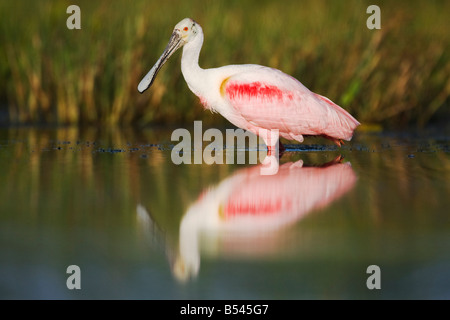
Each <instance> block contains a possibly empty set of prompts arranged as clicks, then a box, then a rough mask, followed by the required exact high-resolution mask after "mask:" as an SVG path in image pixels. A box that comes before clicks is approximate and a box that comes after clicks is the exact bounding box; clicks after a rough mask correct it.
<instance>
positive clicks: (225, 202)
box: [138, 156, 356, 280]
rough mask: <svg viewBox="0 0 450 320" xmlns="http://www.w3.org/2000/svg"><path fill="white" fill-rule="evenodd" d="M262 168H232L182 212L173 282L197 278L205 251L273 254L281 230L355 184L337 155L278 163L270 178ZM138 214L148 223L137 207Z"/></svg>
mask: <svg viewBox="0 0 450 320" xmlns="http://www.w3.org/2000/svg"><path fill="white" fill-rule="evenodd" d="M263 165H264V164H262V165H259V166H254V167H250V168H244V169H241V170H238V171H237V172H236V173H234V174H233V175H231V176H230V177H228V178H226V179H225V180H223V181H222V182H221V183H219V184H218V185H217V186H215V187H213V188H208V189H206V190H204V191H203V192H202V193H201V194H200V196H199V197H198V199H197V200H196V201H195V202H194V203H193V204H192V205H191V206H190V207H189V208H188V210H187V211H186V213H185V215H184V216H183V218H182V221H181V224H180V230H179V243H178V250H177V251H178V252H177V253H176V254H175V255H174V256H173V254H171V256H173V257H172V258H171V259H170V260H172V263H171V264H172V271H173V273H174V275H175V276H176V277H177V278H178V279H179V280H187V279H189V278H191V277H195V276H196V275H197V274H198V272H199V269H200V254H201V252H204V251H205V250H204V249H205V248H209V251H210V252H211V251H212V252H215V253H218V252H220V254H222V255H224V254H226V255H239V254H241V255H242V254H243V253H244V254H245V255H247V254H251V253H258V254H264V253H265V251H267V252H269V251H273V250H274V249H275V250H276V249H277V237H279V235H280V234H283V232H282V230H285V228H286V227H288V226H290V225H293V224H295V223H296V222H298V221H299V220H300V219H302V218H303V217H305V216H306V215H307V214H308V213H310V212H312V211H314V210H316V209H319V208H323V207H325V206H327V205H329V204H330V203H331V202H333V201H335V200H336V199H338V198H340V197H341V196H343V195H344V194H345V193H346V192H348V191H349V190H350V189H351V188H352V187H353V186H354V185H355V182H356V175H355V173H354V171H353V169H352V167H351V164H350V163H349V162H346V163H342V157H340V156H339V157H338V158H336V159H335V160H333V161H331V162H329V163H326V164H323V165H321V166H306V165H304V164H303V161H302V160H299V161H297V162H294V163H292V162H289V163H284V164H282V165H280V166H279V168H278V172H277V173H276V174H273V175H264V174H261V166H263ZM138 216H140V217H141V220H145V219H148V214H146V211H145V209H144V208H143V207H142V206H141V205H138Z"/></svg>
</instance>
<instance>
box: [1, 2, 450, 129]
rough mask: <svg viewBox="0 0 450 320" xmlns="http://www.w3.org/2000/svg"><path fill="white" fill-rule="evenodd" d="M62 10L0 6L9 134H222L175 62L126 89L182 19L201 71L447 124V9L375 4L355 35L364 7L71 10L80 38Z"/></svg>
mask: <svg viewBox="0 0 450 320" xmlns="http://www.w3.org/2000/svg"><path fill="white" fill-rule="evenodd" d="M70 4H74V3H73V2H69V1H51V0H44V1H7V0H0V11H1V12H3V13H4V14H3V15H2V19H1V20H0V28H1V33H0V34H1V35H0V41H1V43H2V45H1V46H0V102H1V103H2V106H0V119H1V118H2V117H1V113H2V110H3V111H6V110H7V114H8V117H9V122H11V123H42V122H44V123H64V124H90V123H92V124H98V123H102V124H105V123H111V124H117V123H120V124H131V123H133V124H138V125H146V124H150V123H164V124H168V123H179V122H184V121H192V120H194V119H202V120H206V121H214V122H216V123H217V122H222V123H224V120H223V119H222V118H221V117H220V116H212V115H211V114H210V113H209V112H204V111H203V110H202V107H201V106H200V104H199V102H198V99H197V98H196V97H195V96H194V95H193V94H192V93H191V92H190V91H189V89H188V88H187V86H186V84H185V82H184V79H183V77H182V75H181V71H180V63H179V55H180V53H178V54H175V55H174V56H173V57H172V58H171V60H172V61H170V62H169V63H167V64H166V65H165V66H164V68H163V70H162V71H161V72H160V74H159V76H158V78H157V80H156V81H155V83H154V85H153V87H152V88H151V89H150V90H149V91H147V92H145V94H143V95H141V94H139V93H138V91H137V89H136V88H137V84H138V83H139V81H140V80H141V78H142V77H143V76H144V75H145V74H146V72H147V71H148V70H149V69H150V68H151V66H152V65H153V64H154V62H155V61H156V60H157V58H158V57H159V55H160V54H161V53H162V50H163V49H164V47H165V45H166V43H167V41H168V39H169V36H170V34H171V31H172V28H173V26H174V25H175V24H176V23H177V22H178V21H179V20H181V19H182V18H184V17H187V16H189V17H192V18H193V19H195V20H197V21H198V22H199V23H200V24H201V25H202V27H203V30H204V32H205V44H204V48H203V50H202V54H201V57H200V65H201V66H202V67H217V66H221V65H226V64H235V63H257V64H263V65H268V66H271V67H275V68H279V69H281V70H283V71H284V72H286V73H288V74H291V75H293V76H294V77H296V78H297V79H299V80H300V81H302V83H303V84H305V85H306V86H307V87H309V88H310V89H311V90H313V91H315V92H317V93H320V94H322V95H326V96H328V97H329V98H330V99H332V100H333V101H335V102H337V103H338V104H340V105H341V106H343V107H344V108H345V109H347V110H348V111H350V112H351V113H352V114H354V115H355V116H356V117H357V118H358V119H359V120H360V121H361V122H363V123H376V124H381V125H384V126H386V125H389V126H400V125H419V126H423V125H425V124H427V123H428V122H429V121H430V119H433V118H434V119H436V118H439V117H442V116H445V117H447V116H448V110H449V109H450V108H449V107H448V105H449V96H450V51H449V45H450V31H449V28H448V17H449V16H448V12H450V2H448V1H418V0H416V1H404V2H403V1H401V2H395V3H393V1H390V2H387V1H386V2H378V3H377V4H378V5H379V6H380V7H381V13H382V18H381V19H382V20H381V26H382V29H381V30H368V29H367V28H366V19H367V18H368V16H369V15H368V14H366V8H367V7H368V6H369V5H370V4H373V3H371V2H369V1H360V0H352V1H345V2H343V1H324V0H322V1H308V2H300V1H284V2H283V3H282V4H280V2H279V1H261V0H260V1H245V2H244V1H229V0H227V1H225V0H219V1H200V0H195V1H150V0H136V1H132V2H129V1H123V0H120V1H81V0H80V1H76V4H77V5H79V6H80V8H81V26H82V30H73V31H72V30H68V29H67V28H66V19H67V18H68V16H69V15H68V14H66V8H67V7H68V6H69V5H70ZM5 108H6V109H5ZM3 113H5V112H3Z"/></svg>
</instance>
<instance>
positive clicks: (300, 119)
mask: <svg viewBox="0 0 450 320" xmlns="http://www.w3.org/2000/svg"><path fill="white" fill-rule="evenodd" d="M202 44H203V30H202V28H201V27H200V25H199V24H198V23H197V22H195V21H194V20H192V19H190V18H186V19H183V20H182V21H180V22H179V23H178V24H177V25H176V26H175V28H174V30H173V33H172V36H171V37H170V40H169V43H168V45H167V47H166V49H165V50H164V52H163V54H162V55H161V57H160V58H159V59H158V61H157V62H156V63H155V65H154V66H153V68H152V69H151V70H150V71H149V72H148V73H147V75H146V76H145V77H144V78H143V79H142V81H141V82H140V83H139V86H138V90H139V92H141V93H142V92H144V91H145V90H146V89H148V88H149V87H150V86H151V84H152V83H153V80H154V79H155V77H156V74H157V73H158V71H159V70H160V69H161V67H162V66H163V64H164V63H165V62H166V61H167V60H168V59H169V57H170V56H171V55H172V54H173V53H174V52H175V51H176V50H177V49H178V48H180V47H182V46H184V47H183V56H182V59H181V71H182V73H183V76H184V79H185V80H186V82H187V84H188V86H189V88H190V89H191V91H192V92H193V93H194V94H195V95H197V96H198V97H199V98H200V101H201V102H202V104H203V105H204V106H205V108H207V109H210V110H212V111H215V112H219V113H220V114H221V115H222V116H224V117H225V118H226V119H227V120H228V121H230V122H231V123H232V124H234V125H235V126H237V127H239V128H242V129H245V130H249V131H250V132H253V133H254V134H256V135H259V136H261V137H262V138H263V139H264V142H265V143H266V144H267V146H268V149H269V151H270V150H271V149H272V150H274V148H275V146H276V143H277V142H278V137H279V136H281V137H283V138H286V139H288V140H297V141H299V142H303V136H304V135H305V136H310V135H314V136H315V135H318V136H323V137H325V138H328V139H331V140H332V141H333V142H335V143H336V144H337V145H338V146H340V145H341V143H343V141H342V140H347V141H349V140H350V139H351V138H352V136H353V131H354V129H355V128H356V127H357V126H358V125H359V122H358V121H357V120H356V119H355V118H353V117H352V116H351V115H350V114H349V113H348V112H347V111H345V110H344V109H342V108H341V107H339V106H338V105H336V104H335V103H333V102H332V101H331V100H329V99H328V98H325V97H323V96H321V95H318V94H316V93H313V92H311V91H310V90H309V89H308V88H306V87H305V86H304V85H303V84H302V83H300V81H298V80H297V79H295V78H293V77H291V76H289V75H287V74H285V73H283V72H281V71H280V70H277V69H273V68H269V67H264V66H260V65H255V64H244V65H229V66H224V67H220V68H211V69H202V68H200V66H199V65H198V59H199V56H200V50H201V48H202ZM273 130H278V132H279V136H278V134H277V133H276V132H275V134H274V131H273Z"/></svg>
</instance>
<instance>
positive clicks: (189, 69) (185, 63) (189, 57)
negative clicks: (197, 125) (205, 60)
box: [181, 32, 204, 96]
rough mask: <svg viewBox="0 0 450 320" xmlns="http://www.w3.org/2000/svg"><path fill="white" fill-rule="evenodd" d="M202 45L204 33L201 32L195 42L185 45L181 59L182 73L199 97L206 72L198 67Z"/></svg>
mask: <svg viewBox="0 0 450 320" xmlns="http://www.w3.org/2000/svg"><path fill="white" fill-rule="evenodd" d="M202 44H203V33H202V32H200V33H199V34H198V35H197V36H196V37H195V39H194V40H193V41H191V42H189V43H186V44H185V45H184V47H183V57H182V58H181V72H182V73H183V76H184V79H185V80H186V83H187V84H188V86H189V88H190V89H191V91H192V92H194V93H195V94H196V95H197V96H200V95H201V92H200V91H201V87H202V85H201V84H202V83H203V81H204V79H203V72H204V70H203V69H202V68H200V66H199V65H198V59H199V57H200V50H201V49H202ZM202 80H203V81H202Z"/></svg>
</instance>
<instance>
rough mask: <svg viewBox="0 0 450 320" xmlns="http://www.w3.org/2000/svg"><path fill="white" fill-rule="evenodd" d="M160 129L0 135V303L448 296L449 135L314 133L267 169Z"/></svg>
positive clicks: (47, 130) (59, 130) (12, 130)
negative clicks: (206, 158)
mask: <svg viewBox="0 0 450 320" xmlns="http://www.w3.org/2000/svg"><path fill="white" fill-rule="evenodd" d="M170 136H171V130H162V129H145V130H140V131H136V130H125V129H118V128H116V129H102V130H100V129H94V128H90V129H83V130H81V129H78V128H57V129H56V128H23V127H21V128H0V181H1V184H0V298H1V299H10V298H19V299H109V298H112V299H116V298H121V299H303V298H308V299H381V298H383V299H390V298H406V299H409V298H426V299H430V298H438V299H441V298H446V299H449V298H450V249H449V248H450V210H449V208H450V183H449V182H450V143H449V135H448V132H447V133H442V132H439V131H437V132H435V133H433V134H419V133H408V134H399V133H390V134H388V133H378V134H369V133H358V134H356V136H355V137H354V140H353V141H352V142H350V143H347V144H346V145H345V146H344V147H342V148H341V149H338V148H337V147H335V146H332V145H329V144H328V142H326V141H324V140H321V139H310V140H306V141H305V143H304V144H303V145H301V147H299V146H295V145H289V146H288V148H289V149H290V150H294V151H290V152H286V153H285V154H284V155H283V156H282V158H281V160H280V164H279V170H278V173H277V174H275V175H261V174H260V168H261V165H260V164H256V165H237V164H221V165H219V164H212V165H207V164H191V165H184V164H181V165H175V164H173V162H172V160H171V150H172V148H173V144H174V142H171V141H170ZM239 152H247V153H249V151H242V150H241V151H239ZM250 152H251V151H250ZM340 157H343V159H342V160H341V161H339V158H340ZM70 265H77V266H79V267H80V270H81V289H80V290H69V289H68V288H67V286H66V281H67V279H68V277H69V276H70V274H68V273H66V271H67V267H68V266H70ZM370 265H377V266H378V267H379V268H380V275H381V277H380V283H381V289H379V290H377V289H373V290H369V289H368V288H367V285H366V283H367V279H368V277H370V276H371V274H368V273H367V268H368V267H369V266H370Z"/></svg>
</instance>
